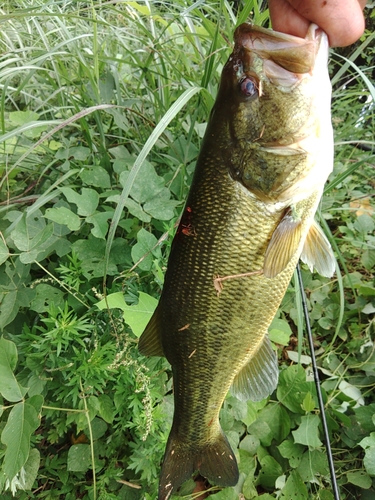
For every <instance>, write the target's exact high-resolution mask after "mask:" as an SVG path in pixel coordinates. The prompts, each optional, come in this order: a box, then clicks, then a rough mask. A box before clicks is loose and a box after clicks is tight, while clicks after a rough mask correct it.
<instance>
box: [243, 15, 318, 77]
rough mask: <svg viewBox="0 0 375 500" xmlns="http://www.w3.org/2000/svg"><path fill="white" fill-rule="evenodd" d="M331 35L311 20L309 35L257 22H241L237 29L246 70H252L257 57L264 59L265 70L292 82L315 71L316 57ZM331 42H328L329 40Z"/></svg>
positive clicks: (267, 73) (270, 74) (266, 74)
mask: <svg viewBox="0 0 375 500" xmlns="http://www.w3.org/2000/svg"><path fill="white" fill-rule="evenodd" d="M326 39H327V36H326V35H325V33H324V32H323V31H322V30H321V29H320V28H319V27H318V26H316V25H315V24H311V25H310V27H309V30H308V33H307V35H306V37H305V38H299V37H297V36H293V35H288V34H285V33H280V32H278V31H273V30H269V29H266V28H262V27H260V26H254V25H253V24H249V23H244V24H241V25H240V26H239V27H238V28H237V29H236V31H235V33H234V41H235V52H236V49H237V53H241V55H242V57H241V59H242V63H243V68H244V70H245V72H251V69H252V68H253V60H254V55H255V57H256V56H258V57H259V58H261V59H262V60H263V71H264V73H265V76H266V77H268V78H269V79H271V80H273V81H275V80H276V82H277V83H280V84H281V85H284V86H291V85H293V84H294V83H296V82H297V81H298V80H300V79H301V77H302V76H303V75H304V74H306V73H310V74H312V72H313V69H314V66H315V63H316V58H317V55H318V52H319V49H320V46H321V45H322V41H326ZM326 43H327V42H326Z"/></svg>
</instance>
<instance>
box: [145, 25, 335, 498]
mask: <svg viewBox="0 0 375 500" xmlns="http://www.w3.org/2000/svg"><path fill="white" fill-rule="evenodd" d="M327 60H328V40H327V36H326V34H325V33H324V32H323V31H322V30H321V29H320V28H319V27H318V26H316V25H311V26H310V28H309V30H308V33H307V35H306V37H305V38H299V37H295V36H291V35H287V34H283V33H279V32H276V31H273V30H270V29H266V28H263V27H259V26H255V25H252V24H249V23H244V24H241V25H240V26H239V27H237V29H236V30H235V32H234V49H233V52H232V54H231V55H230V56H229V59H228V61H227V63H226V64H225V66H224V68H223V70H222V75H221V80H220V85H219V90H218V94H217V98H216V101H215V103H214V106H213V108H212V111H211V113H210V117H209V120H208V124H207V128H206V132H205V136H204V138H203V141H202V147H201V150H200V153H199V157H198V160H197V165H196V169H195V172H194V176H193V180H192V184H191V187H190V191H189V195H188V198H187V201H186V205H185V208H184V210H183V213H182V216H181V220H180V223H179V226H178V228H177V231H176V234H175V237H174V239H173V242H172V246H171V252H170V256H169V260H168V265H167V271H166V275H165V281H164V287H163V290H162V293H161V296H160V300H159V303H158V306H157V308H156V310H155V312H154V314H153V316H152V317H151V319H150V321H149V323H148V325H147V327H146V329H145V331H144V332H143V334H142V336H141V337H140V339H139V344H138V348H139V351H140V353H141V354H143V355H146V356H165V357H166V358H167V360H168V361H169V363H170V364H171V369H172V375H173V394H174V416H173V423H172V428H171V431H170V434H169V438H168V441H167V445H166V450H165V455H164V460H163V463H162V467H161V474H160V481H159V493H158V500H167V499H168V498H169V497H170V496H171V494H172V493H173V492H176V491H177V490H178V488H179V487H180V486H181V485H182V484H183V483H184V482H185V481H186V480H188V479H189V478H191V477H192V476H193V474H198V473H199V474H200V475H201V476H203V477H204V478H207V479H208V481H209V482H210V483H212V484H215V485H217V486H221V487H227V486H234V485H235V484H236V483H237V481H238V478H239V471H238V465H237V462H236V457H235V453H234V452H233V450H232V449H231V446H230V444H229V442H228V439H227V437H226V436H225V434H224V432H223V430H222V428H221V426H220V422H219V412H220V408H221V406H222V404H223V401H224V399H225V397H226V395H227V393H228V391H229V390H230V389H231V392H232V394H234V395H235V396H236V397H238V398H239V399H241V400H244V401H246V400H248V399H250V400H252V401H259V400H262V399H264V398H266V397H268V396H269V395H271V394H272V393H273V391H274V390H275V388H276V387H277V382H278V373H279V369H278V360H277V355H276V352H275V350H274V349H273V347H272V345H271V342H270V340H269V337H268V327H269V325H270V323H271V322H272V319H273V318H274V316H275V314H276V312H277V310H278V307H279V305H280V302H281V300H282V298H283V296H284V294H285V292H286V289H287V287H288V284H289V282H290V279H291V276H292V274H293V272H294V270H295V267H296V265H297V262H298V260H299V258H300V257H301V258H302V260H303V261H304V262H306V263H307V264H308V266H309V267H310V268H311V269H312V268H315V269H316V270H317V271H318V272H319V273H321V274H322V275H324V276H331V275H332V274H333V272H334V270H335V258H334V255H333V253H332V249H331V246H330V244H329V241H328V239H327V238H326V236H325V235H324V233H323V231H322V230H321V228H320V227H319V226H318V224H317V222H316V221H315V219H314V215H315V212H316V210H317V207H318V204H319V202H320V199H321V196H322V193H323V187H324V184H325V182H326V180H327V178H328V176H329V174H330V173H331V171H332V168H333V133H332V124H331V114H330V101H331V84H330V80H329V74H328V69H327Z"/></svg>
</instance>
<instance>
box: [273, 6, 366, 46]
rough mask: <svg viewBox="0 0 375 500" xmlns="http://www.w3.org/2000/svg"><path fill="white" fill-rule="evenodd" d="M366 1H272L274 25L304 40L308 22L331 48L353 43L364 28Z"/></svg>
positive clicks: (277, 28) (278, 29)
mask: <svg viewBox="0 0 375 500" xmlns="http://www.w3.org/2000/svg"><path fill="white" fill-rule="evenodd" d="M365 4H366V0H269V7H270V14H271V19H272V25H273V27H274V29H276V30H277V31H283V32H285V33H290V34H293V35H297V36H301V37H304V36H305V35H306V32H307V28H308V24H309V22H314V23H315V24H317V25H318V26H320V27H321V28H322V29H323V30H324V31H325V32H326V33H327V35H328V38H329V42H330V45H331V46H332V47H337V46H345V45H350V44H351V43H354V42H355V41H356V40H358V38H359V37H360V36H361V35H362V33H363V31H364V28H365V24H364V17H363V12H362V9H363V8H364V6H365Z"/></svg>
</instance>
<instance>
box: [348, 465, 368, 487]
mask: <svg viewBox="0 0 375 500" xmlns="http://www.w3.org/2000/svg"><path fill="white" fill-rule="evenodd" d="M346 478H347V480H348V483H351V484H355V485H356V486H359V487H360V488H363V489H365V490H367V489H369V488H371V485H372V479H371V477H370V476H369V475H368V474H366V473H365V472H364V471H360V470H358V471H354V472H348V473H347V474H346Z"/></svg>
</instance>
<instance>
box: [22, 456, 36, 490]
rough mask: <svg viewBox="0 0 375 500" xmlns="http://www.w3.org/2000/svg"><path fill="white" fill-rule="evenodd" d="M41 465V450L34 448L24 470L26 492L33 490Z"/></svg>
mask: <svg viewBox="0 0 375 500" xmlns="http://www.w3.org/2000/svg"><path fill="white" fill-rule="evenodd" d="M39 465H40V453H39V450H37V449H36V448H33V449H31V450H30V453H29V458H28V459H27V461H26V463H25V465H24V469H25V480H24V484H23V488H22V489H24V490H31V489H32V487H33V484H34V481H35V479H36V477H37V475H38V470H39Z"/></svg>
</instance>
